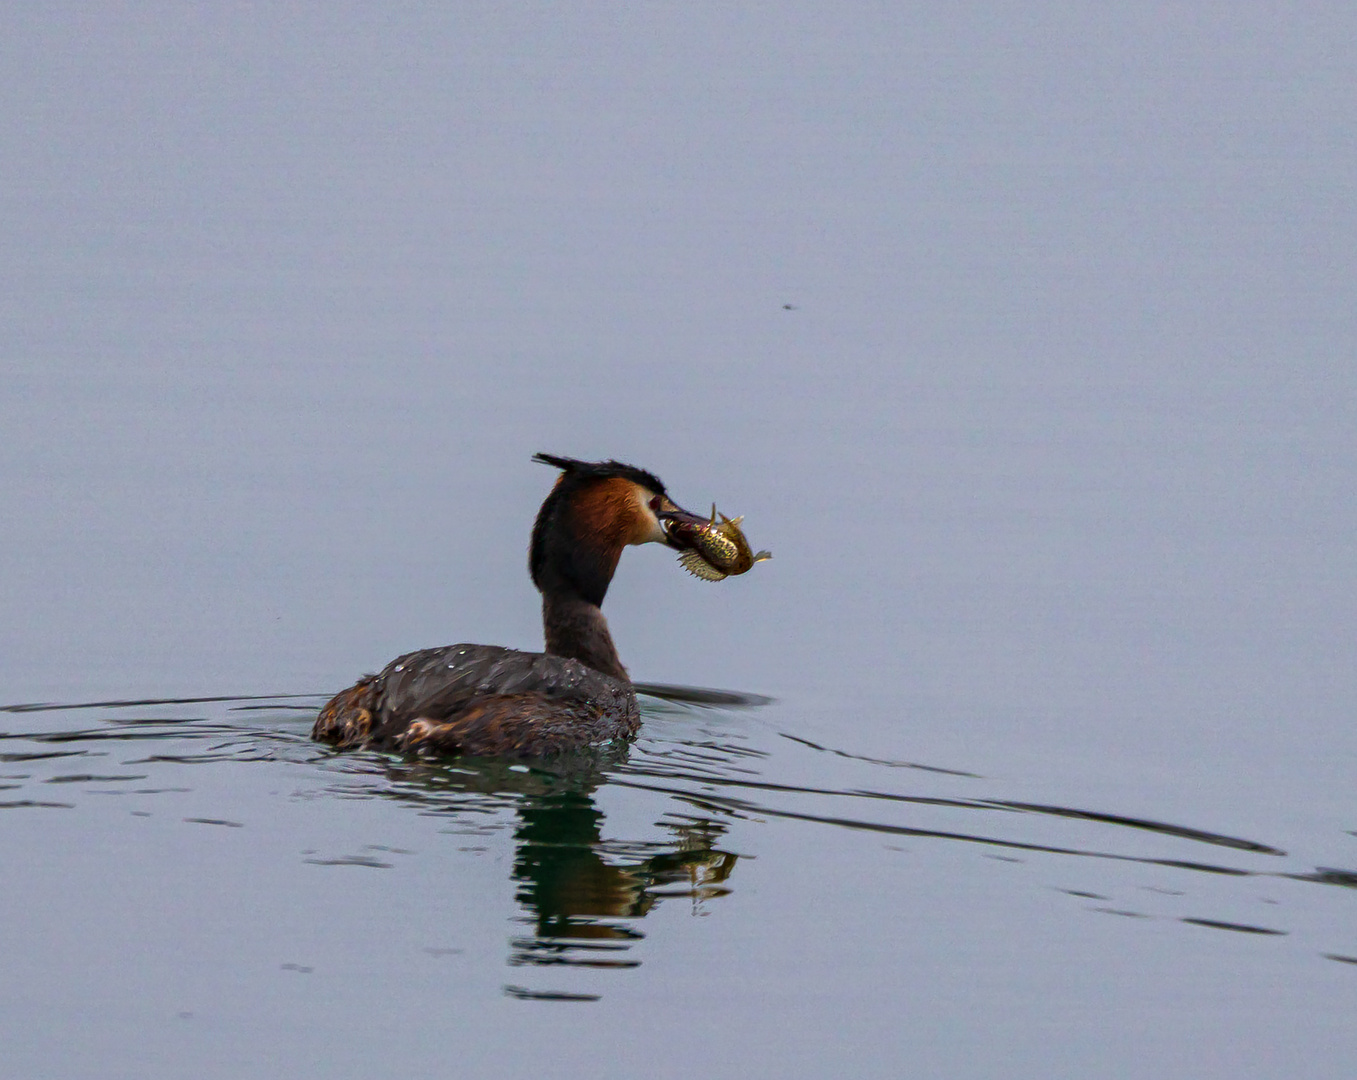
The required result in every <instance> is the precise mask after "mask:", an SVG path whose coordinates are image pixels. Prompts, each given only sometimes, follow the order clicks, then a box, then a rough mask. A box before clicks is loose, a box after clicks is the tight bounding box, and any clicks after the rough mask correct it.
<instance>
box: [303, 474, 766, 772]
mask: <svg viewBox="0 0 1357 1080" xmlns="http://www.w3.org/2000/svg"><path fill="white" fill-rule="evenodd" d="M533 460H534V461H539V462H541V463H543V464H546V465H554V466H556V467H557V468H558V469H560V470H561V475H560V476H559V477H557V479H556V484H555V486H554V487H553V488H552V489H551V493H550V494H549V495H547V498H546V501H545V502H544V503H542V509H541V510H539V511H538V513H537V521H536V522H535V523H534V525H533V528H532V544H531V548H530V552H529V557H528V566H529V570H530V571H531V573H532V580H533V584H534V585H536V586H537V589H538V591H539V592H541V594H542V626H543V629H544V631H545V633H546V651H545V652H540V653H533V652H520V651H518V650H517V649H506V648H501V647H500V646H497V645H448V646H444V647H443V648H437V649H421V650H420V651H419V652H412V653H406V654H405V655H404V656H400V657H397V658H396V659H395V660H393V661H392V662H391V663H390V664H388V665H387V666H386V667H385V668H384V669H383V670H382V671H381V672H380V673H379V674H377V675H368V676H365V677H364V678H362V679H359V680H358V682H357V683H356V684H355V685H354V686H351V687H349V688H348V689H347V690H343V691H341V692H340V693H338V694H336V695H335V696H334V697H333V698H331V699H330V701H329V702H328V703H327V704H326V705H325V707H324V708H323V709H321V711H320V715H319V716H318V717H317V718H316V724H315V727H314V728H313V729H312V731H311V737H312V738H313V739H316V740H318V741H320V742H327V743H333V744H334V745H336V746H339V747H359V746H362V747H375V748H378V749H386V750H402V751H420V752H428V753H435V754H457V753H460V754H472V755H484V756H493V757H540V756H545V755H550V754H556V753H560V752H562V751H569V750H577V749H581V748H583V747H585V746H589V745H591V744H597V743H603V742H607V741H608V740H615V739H626V738H629V737H630V736H631V735H633V734H635V732H636V729H637V727H638V726H639V724H640V719H641V718H640V712H639V710H638V708H637V705H636V692H635V690H634V689H633V688H632V685H631V680H630V679H629V678H628V677H627V670H626V668H624V667H623V666H622V661H621V660H619V659H618V656H617V649H616V648H615V647H614V645H613V639H612V636H611V635H610V634H609V633H608V623H607V620H606V619H604V617H603V612H602V610H600V608H601V605H602V604H603V597H604V595H605V594H606V593H607V591H608V584H609V582H611V581H612V577H613V572H614V571H615V570H616V569H617V560H618V559H619V558H620V557H621V555H622V549H623V548H624V547H626V546H627V545H628V544H647V543H660V544H667V545H668V546H670V547H673V548H676V549H679V550H683V549H684V548H685V546H686V545H685V544H684V542H683V541H682V539H680V538H681V537H682V536H684V535H688V534H691V532H692V531H693V530H694V529H702V528H704V527H706V526H707V525H708V523H707V521H706V519H704V518H701V517H698V516H697V515H696V514H690V513H689V512H688V511H686V510H683V509H681V508H680V507H678V506H675V505H674V504H673V503H672V502H671V501H670V500H669V497H668V495H666V493H665V490H664V484H662V483H661V482H660V480H659V478H658V477H656V476H655V475H653V474H652V473H648V472H646V471H645V470H644V469H638V468H636V467H634V466H632V465H623V464H622V463H621V462H618V461H599V462H587V461H576V460H574V459H572V458H563V457H555V456H552V455H550V454H537V455H535V456H534V457H533ZM714 517H715V513H714V512H713V519H714ZM761 554H762V553H761Z"/></svg>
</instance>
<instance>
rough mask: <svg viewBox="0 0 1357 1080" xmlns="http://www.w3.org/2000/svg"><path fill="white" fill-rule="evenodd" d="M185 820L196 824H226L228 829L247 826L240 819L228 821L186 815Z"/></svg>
mask: <svg viewBox="0 0 1357 1080" xmlns="http://www.w3.org/2000/svg"><path fill="white" fill-rule="evenodd" d="M184 820H185V821H189V822H192V823H193V824H194V825H225V826H226V827H227V828H228V829H243V828H245V826H244V825H242V824H241V823H240V822H239V821H226V820H224V819H222V818H210V817H186V818H184Z"/></svg>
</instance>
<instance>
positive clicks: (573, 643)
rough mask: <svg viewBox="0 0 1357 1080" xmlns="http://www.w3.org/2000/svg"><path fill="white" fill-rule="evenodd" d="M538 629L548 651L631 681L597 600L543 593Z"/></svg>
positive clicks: (623, 680)
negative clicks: (541, 633) (542, 633)
mask: <svg viewBox="0 0 1357 1080" xmlns="http://www.w3.org/2000/svg"><path fill="white" fill-rule="evenodd" d="M542 629H543V631H544V632H545V634H546V639H547V652H549V653H551V654H552V655H554V656H564V657H568V658H570V659H573V660H578V661H579V662H580V663H582V664H584V665H585V666H587V667H591V668H593V669H594V670H595V671H601V672H603V674H604V675H611V676H612V677H613V678H614V679H620V680H621V681H622V682H624V683H629V682H631V679H630V678H629V677H628V675H627V669H626V668H624V667H623V666H622V661H621V659H620V658H619V657H618V655H617V646H615V645H614V644H613V637H612V635H611V634H610V633H608V620H607V619H605V618H604V617H603V612H602V611H601V610H599V607H598V605H597V604H591V603H589V601H588V600H583V599H581V598H580V597H578V596H562V595H556V596H546V595H544V596H543V597H542Z"/></svg>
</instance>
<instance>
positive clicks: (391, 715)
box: [312, 645, 640, 757]
mask: <svg viewBox="0 0 1357 1080" xmlns="http://www.w3.org/2000/svg"><path fill="white" fill-rule="evenodd" d="M639 723H640V713H639V711H638V709H637V706H636V694H635V692H634V691H633V690H632V688H631V686H630V684H628V683H623V682H622V681H620V680H618V679H614V678H611V677H609V676H607V675H603V674H601V673H599V672H597V671H594V670H592V669H591V668H588V667H585V666H584V665H583V664H581V663H580V662H579V661H577V660H567V659H565V658H564V657H560V656H553V655H550V654H547V653H525V652H518V651H517V650H514V649H503V648H499V647H497V646H490V645H450V646H447V647H446V648H441V649H424V650H421V651H420V652H417V653H409V654H407V655H405V656H402V657H399V658H398V659H396V660H394V661H393V662H392V663H391V664H389V665H387V667H386V669H385V670H383V671H382V672H381V673H380V674H378V675H370V676H367V677H366V678H364V679H361V680H360V681H359V682H358V683H357V684H356V685H354V686H352V687H350V688H349V689H347V690H344V691H341V692H340V693H339V694H336V695H335V697H334V698H332V699H331V700H330V701H329V702H328V703H327V704H326V705H325V707H324V708H323V709H321V711H320V715H319V716H318V717H317V718H316V723H315V727H314V728H313V730H312V737H313V738H315V739H318V740H320V741H322V742H328V743H333V744H335V745H336V746H339V747H352V746H369V747H374V748H377V749H388V750H417V751H421V752H432V753H439V754H454V753H461V754H473V755H484V756H496V757H540V756H545V755H550V754H557V753H561V752H564V751H568V750H574V749H581V748H583V747H585V746H589V745H592V744H597V743H602V742H607V741H608V740H610V739H625V738H629V737H630V736H631V735H633V734H635V732H636V728H637V727H638V725H639Z"/></svg>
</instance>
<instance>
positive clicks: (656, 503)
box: [650, 495, 662, 513]
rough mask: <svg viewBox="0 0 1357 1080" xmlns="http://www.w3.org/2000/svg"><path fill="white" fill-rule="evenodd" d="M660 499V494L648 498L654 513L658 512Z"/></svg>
mask: <svg viewBox="0 0 1357 1080" xmlns="http://www.w3.org/2000/svg"><path fill="white" fill-rule="evenodd" d="M661 501H662V499H661V496H659V495H656V496H655V497H654V498H653V499H651V500H650V509H652V510H654V511H655V512H656V513H659V511H660V502H661Z"/></svg>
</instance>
